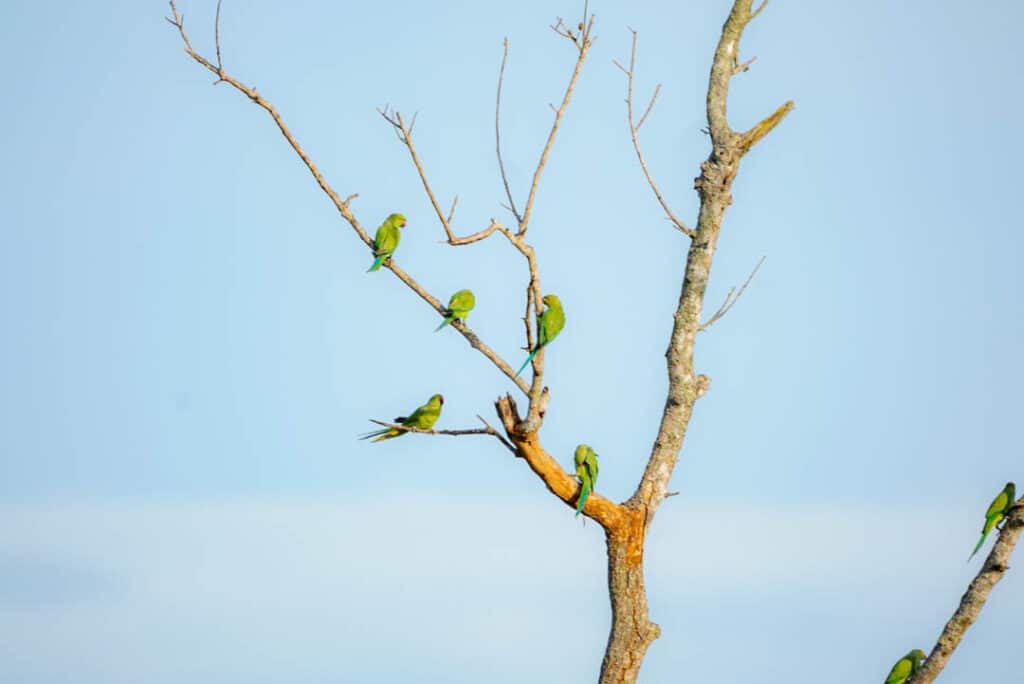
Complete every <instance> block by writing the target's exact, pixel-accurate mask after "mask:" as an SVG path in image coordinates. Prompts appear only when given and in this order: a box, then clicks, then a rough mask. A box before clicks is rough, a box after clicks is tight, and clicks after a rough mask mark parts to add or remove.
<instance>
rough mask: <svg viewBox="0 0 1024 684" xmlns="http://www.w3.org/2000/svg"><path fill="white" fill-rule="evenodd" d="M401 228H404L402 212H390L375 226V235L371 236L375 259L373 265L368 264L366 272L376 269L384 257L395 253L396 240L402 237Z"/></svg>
mask: <svg viewBox="0 0 1024 684" xmlns="http://www.w3.org/2000/svg"><path fill="white" fill-rule="evenodd" d="M402 228H405V216H403V215H402V214H391V215H390V216H388V217H387V218H386V219H384V223H382V224H380V227H379V228H377V235H375V236H374V238H373V256H375V257H376V259H374V260H373V266H370V268H369V270H367V271H366V272H367V273H369V272H370V271H376V270H377V269H378V268H380V265H381V264H383V263H384V260H385V259H387V258H388V257H390V256H391V255H392V254H394V253H395V249H396V248H397V247H398V242H399V241H400V240H401V239H402V231H401V229H402Z"/></svg>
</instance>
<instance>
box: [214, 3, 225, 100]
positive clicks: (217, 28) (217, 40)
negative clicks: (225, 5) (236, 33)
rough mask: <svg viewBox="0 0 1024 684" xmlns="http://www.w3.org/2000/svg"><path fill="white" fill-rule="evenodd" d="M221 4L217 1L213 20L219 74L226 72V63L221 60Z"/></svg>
mask: <svg viewBox="0 0 1024 684" xmlns="http://www.w3.org/2000/svg"><path fill="white" fill-rule="evenodd" d="M220 2H221V0H217V16H216V17H215V18H214V20H213V43H214V45H215V46H216V48H217V73H222V72H223V71H224V62H222V61H221V58H220ZM219 82H220V81H218V83H219Z"/></svg>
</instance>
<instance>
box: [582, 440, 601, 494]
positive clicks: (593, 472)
mask: <svg viewBox="0 0 1024 684" xmlns="http://www.w3.org/2000/svg"><path fill="white" fill-rule="evenodd" d="M583 466H584V467H585V468H586V469H587V474H588V475H589V476H590V482H591V486H594V485H596V484H597V471H598V467H597V454H596V453H595V452H594V450H593V449H591V450H590V453H588V454H587V459H586V460H585V461H584V462H583Z"/></svg>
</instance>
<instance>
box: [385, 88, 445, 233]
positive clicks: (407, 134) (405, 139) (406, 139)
mask: <svg viewBox="0 0 1024 684" xmlns="http://www.w3.org/2000/svg"><path fill="white" fill-rule="evenodd" d="M377 113H378V114H380V115H381V116H382V117H383V118H384V120H385V121H387V122H388V123H389V124H391V126H392V127H393V128H394V130H395V132H396V134H398V140H399V141H401V143H402V144H403V145H405V147H406V149H408V150H409V156H411V157H412V163H413V166H415V167H416V173H418V174H419V176H420V182H422V183H423V189H424V190H426V191H427V197H429V198H430V204H431V206H433V207H434V213H435V214H437V219H438V220H439V221H440V222H441V226H442V227H443V228H444V232H445V235H447V236H448V242H452V241H453V240H455V234H454V233H453V232H452V228H451V225H450V224H449V223H448V219H447V217H446V216H445V214H444V211H443V210H442V209H441V205H440V204H439V203H438V201H437V197H436V196H435V195H434V190H433V188H431V187H430V182H429V181H427V174H426V172H425V171H424V170H423V164H422V162H420V157H419V155H418V154H416V146H415V145H413V144H412V128H413V126H415V125H416V115H415V114H413V118H412V121H411V122H410V124H409V126H408V127H407V126H406V125H405V120H404V119H403V118H402V113H401V112H399V111H397V110H390V109H388V108H387V107H384V108H383V109H382V108H380V107H378V108H377Z"/></svg>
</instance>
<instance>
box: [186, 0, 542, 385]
mask: <svg viewBox="0 0 1024 684" xmlns="http://www.w3.org/2000/svg"><path fill="white" fill-rule="evenodd" d="M170 6H171V13H172V15H173V17H174V18H173V19H171V18H167V21H168V22H169V23H170V24H171V25H173V26H175V27H176V28H177V29H178V33H179V34H180V35H181V40H182V42H183V43H184V44H185V48H184V49H185V53H186V54H188V55H189V56H190V57H191V58H192V59H194V60H195V61H196V62H198V63H199V64H201V65H202V66H203V67H205V68H206V69H208V70H209V71H211V72H212V73H214V74H216V75H217V77H218V78H219V80H221V81H224V82H226V83H228V84H230V85H232V86H233V87H234V88H235V89H236V90H238V91H240V92H241V93H243V94H244V95H245V96H246V97H248V98H249V99H250V100H252V101H253V102H255V103H256V104H257V105H259V106H260V107H262V108H263V109H264V110H265V111H266V112H267V113H268V114H270V116H271V118H272V119H273V120H274V123H275V124H277V127H278V129H279V130H280V131H281V135H283V136H284V138H285V140H287V141H288V144H289V145H291V147H292V149H293V150H295V153H296V154H297V155H299V158H300V159H302V162H303V163H304V164H305V165H306V168H307V169H309V172H310V173H311V174H312V175H313V178H314V179H315V180H316V182H317V185H319V186H320V189H321V190H323V191H324V193H325V194H326V195H327V196H328V197H329V198H330V199H331V201H332V202H333V203H334V206H335V208H336V209H337V210H338V213H339V214H341V216H342V218H344V219H345V221H347V222H348V224H349V225H350V226H352V229H353V230H354V231H355V232H356V235H358V236H359V239H360V240H362V241H363V244H365V245H366V246H367V247H369V248H370V249H371V250H372V249H373V239H372V238H371V237H370V236H369V234H368V233H367V232H366V230H364V229H363V227H362V226H361V225H360V224H359V221H358V220H356V217H355V215H354V214H353V213H352V211H351V209H350V208H349V202H350V201H351V200H352V199H353V198H354V197H356V195H355V194H352V195H349V196H348V197H347V198H346V199H344V200H343V199H341V197H340V196H339V195H338V193H337V192H335V191H334V189H333V188H332V187H331V186H330V184H328V183H327V181H326V180H325V179H324V177H323V175H322V174H321V173H320V170H319V169H318V168H317V167H316V164H314V163H313V160H312V159H311V158H310V157H309V155H308V154H306V151H305V150H304V149H302V146H301V145H299V142H298V140H296V139H295V136H294V135H292V132H291V131H290V130H288V126H286V125H285V123H284V120H283V119H282V118H281V115H280V114H278V112H277V109H275V108H274V106H273V105H272V104H270V102H268V101H267V100H265V99H264V98H263V96H262V95H260V94H259V93H258V92H256V89H255V88H250V87H249V86H246V85H245V84H243V83H242V82H241V81H238V80H237V79H235V78H234V77H232V76H230V75H229V74H228V73H227V72H225V71H224V70H223V69H222V68H220V67H217V66H215V65H214V64H212V63H211V62H210V61H209V60H207V59H206V58H205V57H203V56H202V55H200V54H199V53H198V52H196V51H195V49H194V48H193V47H192V43H191V42H190V41H189V39H188V34H186V33H185V25H184V21H183V18H182V16H181V15H180V14H179V13H178V9H177V7H175V5H174V0H170ZM496 230H498V229H496ZM507 234H508V235H509V236H511V232H508V233H507ZM384 265H385V267H386V268H388V269H390V270H391V272H392V273H394V274H395V275H396V276H397V277H398V279H399V280H401V281H402V282H403V283H405V285H406V286H407V287H408V288H409V289H411V290H412V291H413V292H415V293H416V294H417V295H419V296H420V298H421V299H423V300H424V301H425V302H427V303H428V304H430V306H431V307H433V309H434V310H435V311H437V312H438V313H439V314H441V315H442V316H443V315H446V313H447V308H446V307H445V306H444V305H443V304H442V303H441V302H440V301H438V299H437V298H436V297H434V296H432V295H431V294H430V293H429V292H427V291H426V290H425V289H424V288H423V287H422V286H420V284H419V283H417V282H416V281H415V280H413V278H412V276H410V275H409V274H407V273H406V272H405V271H404V270H402V269H401V268H400V267H399V266H398V265H397V264H396V263H395V261H394V259H388V260H387V261H385V262H384ZM452 327H454V328H455V329H456V330H458V331H459V332H460V333H462V336H463V337H464V338H466V341H467V342H469V345H470V346H471V347H473V348H474V349H476V350H477V351H479V352H480V353H481V354H483V355H484V356H485V357H487V358H488V359H489V360H490V361H491V363H493V364H494V365H495V366H497V367H498V369H499V370H500V371H501V372H502V373H504V374H505V375H506V376H507V377H508V378H509V379H510V380H512V382H513V383H515V385H516V387H518V388H519V389H520V390H522V391H523V392H524V393H529V392H530V386H529V385H527V383H526V381H525V380H523V379H522V378H517V377H516V375H515V371H514V370H513V369H512V368H511V367H510V366H509V365H508V364H507V363H506V362H505V360H504V359H502V358H501V357H500V356H499V355H498V354H497V353H495V351H494V350H493V349H491V348H490V347H489V346H487V345H486V344H485V343H484V342H483V341H482V340H481V339H480V338H479V337H477V336H476V334H475V333H473V331H472V330H471V329H470V328H469V327H468V326H466V325H465V323H462V322H461V321H455V322H454V323H453V324H452Z"/></svg>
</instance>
